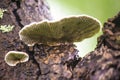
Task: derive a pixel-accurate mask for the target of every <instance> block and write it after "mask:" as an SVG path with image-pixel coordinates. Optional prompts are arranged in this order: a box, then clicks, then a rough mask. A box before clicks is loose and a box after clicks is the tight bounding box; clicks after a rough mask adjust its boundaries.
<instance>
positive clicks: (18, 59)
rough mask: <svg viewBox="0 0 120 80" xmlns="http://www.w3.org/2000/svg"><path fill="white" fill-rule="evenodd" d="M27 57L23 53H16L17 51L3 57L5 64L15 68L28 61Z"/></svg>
mask: <svg viewBox="0 0 120 80" xmlns="http://www.w3.org/2000/svg"><path fill="white" fill-rule="evenodd" d="M28 59H29V56H28V54H27V53H25V52H18V51H9V52H8V53H7V54H6V55H5V62H6V63H7V64H8V65H9V66H16V65H17V64H18V63H23V62H26V61H28Z"/></svg>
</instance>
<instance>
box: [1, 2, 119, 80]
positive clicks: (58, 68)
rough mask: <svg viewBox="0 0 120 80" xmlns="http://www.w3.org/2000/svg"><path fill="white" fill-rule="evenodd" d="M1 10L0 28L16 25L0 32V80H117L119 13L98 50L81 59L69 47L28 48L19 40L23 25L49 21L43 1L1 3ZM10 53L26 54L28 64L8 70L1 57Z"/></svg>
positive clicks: (110, 24)
mask: <svg viewBox="0 0 120 80" xmlns="http://www.w3.org/2000/svg"><path fill="white" fill-rule="evenodd" d="M0 8H4V9H7V12H5V13H4V16H3V19H0V25H1V24H5V25H8V24H11V25H15V28H14V29H13V31H12V32H9V33H2V32H1V31H0V80H120V51H119V50H120V38H119V36H120V13H119V14H118V15H117V16H115V17H114V18H111V19H109V20H108V21H107V22H105V24H104V28H103V35H102V36H100V37H99V39H98V45H97V48H96V49H95V50H94V51H93V52H91V53H89V54H88V55H86V56H85V57H84V58H83V59H81V58H79V57H78V54H77V53H78V50H76V49H75V45H73V44H72V43H68V44H60V45H59V46H48V45H44V44H41V45H38V44H36V45H35V46H34V47H28V46H26V45H25V44H24V43H23V42H21V41H20V40H19V36H18V32H19V30H20V29H21V28H23V27H24V25H26V24H29V23H31V22H34V21H41V20H43V19H48V20H50V19H51V15H50V12H49V7H48V5H47V3H46V1H44V0H0ZM11 50H16V51H24V52H27V53H28V54H29V56H30V59H29V61H28V62H26V63H21V64H18V65H17V66H15V67H11V66H8V65H7V64H6V63H5V61H4V56H5V54H6V53H7V52H8V51H11Z"/></svg>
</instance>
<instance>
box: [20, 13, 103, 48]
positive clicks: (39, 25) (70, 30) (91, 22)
mask: <svg viewBox="0 0 120 80" xmlns="http://www.w3.org/2000/svg"><path fill="white" fill-rule="evenodd" d="M100 26H101V24H100V22H99V21H98V20H97V19H95V18H93V17H90V16H87V15H81V16H71V17H67V18H63V19H61V20H59V21H42V22H34V23H31V24H29V25H26V26H25V27H24V28H22V29H21V30H20V32H19V36H20V39H21V40H22V41H24V42H25V43H26V44H27V45H28V46H33V45H34V44H36V43H43V44H54V43H65V42H79V41H82V40H83V39H85V38H89V37H91V36H93V35H94V34H96V33H97V32H99V30H100Z"/></svg>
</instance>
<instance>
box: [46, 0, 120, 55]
mask: <svg viewBox="0 0 120 80" xmlns="http://www.w3.org/2000/svg"><path fill="white" fill-rule="evenodd" d="M47 1H48V4H49V6H50V8H51V14H52V16H53V18H54V19H60V18H62V17H65V16H69V15H81V14H86V15H90V16H93V17H95V18H97V19H98V20H100V22H101V23H102V24H103V23H104V22H106V21H107V19H108V18H111V17H113V16H115V15H116V14H117V13H118V12H119V11H120V0H47ZM100 34H101V32H99V33H98V34H96V35H95V36H94V37H92V38H89V39H85V40H83V41H82V42H79V43H75V44H76V45H77V49H79V55H80V56H81V57H83V56H85V55H86V54H87V53H88V52H90V51H93V50H94V49H95V47H96V44H97V37H98V36H100Z"/></svg>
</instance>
